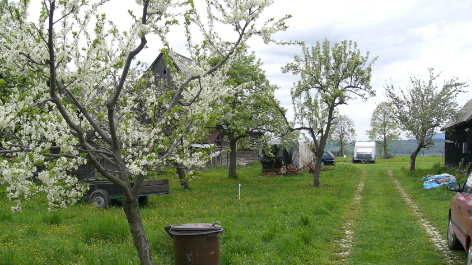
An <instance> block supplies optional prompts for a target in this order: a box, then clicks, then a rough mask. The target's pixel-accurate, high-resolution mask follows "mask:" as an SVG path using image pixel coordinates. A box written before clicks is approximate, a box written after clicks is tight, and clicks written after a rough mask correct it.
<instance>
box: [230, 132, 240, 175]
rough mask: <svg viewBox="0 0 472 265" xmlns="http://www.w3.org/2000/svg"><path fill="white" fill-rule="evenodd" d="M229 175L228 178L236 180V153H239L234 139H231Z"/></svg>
mask: <svg viewBox="0 0 472 265" xmlns="http://www.w3.org/2000/svg"><path fill="white" fill-rule="evenodd" d="M229 148H230V150H231V151H230V153H229V173H228V177H230V178H233V179H236V178H237V177H238V176H237V175H236V151H237V140H236V139H234V137H229Z"/></svg>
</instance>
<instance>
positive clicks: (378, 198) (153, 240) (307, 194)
mask: <svg viewBox="0 0 472 265" xmlns="http://www.w3.org/2000/svg"><path fill="white" fill-rule="evenodd" d="M337 159H338V158H337ZM348 159H349V158H346V161H345V163H343V159H341V158H339V159H338V160H337V161H338V164H337V165H336V166H335V170H332V171H323V172H321V176H320V182H321V184H322V187H319V188H313V187H311V186H310V185H311V183H312V181H313V176H311V175H309V174H308V173H307V172H306V171H305V172H303V173H302V174H300V175H290V176H284V177H259V175H260V174H261V167H260V165H259V164H257V163H255V164H251V165H249V166H247V167H239V168H238V172H237V174H238V179H237V180H233V179H229V178H228V177H227V173H228V171H227V168H223V167H219V168H211V169H207V170H204V171H203V172H202V174H201V176H200V177H198V178H197V179H195V180H192V181H190V183H189V185H190V190H189V191H187V190H183V189H181V188H180V184H179V182H178V181H177V177H176V176H170V178H171V179H170V183H171V191H170V194H169V195H158V196H150V198H149V202H148V203H147V204H146V205H145V206H142V209H141V216H142V218H143V224H144V226H145V229H146V233H147V236H148V239H149V243H150V245H151V250H152V253H153V258H154V261H155V264H173V241H172V239H171V238H170V236H169V235H168V234H167V233H166V232H165V231H164V227H165V226H167V225H171V224H183V223H200V222H203V223H213V222H215V221H220V222H221V225H222V226H223V227H224V228H226V233H224V234H222V235H221V238H220V264H339V256H338V254H337V253H336V252H337V251H338V250H339V243H338V242H337V240H339V239H340V238H341V237H342V235H343V232H342V231H341V229H340V228H341V227H342V225H343V224H344V223H345V222H346V221H348V220H351V219H354V220H355V222H354V224H353V229H354V230H355V232H356V234H355V241H354V243H353V250H352V253H351V257H350V258H349V259H348V261H347V262H348V263H351V264H369V263H372V264H373V263H379V264H411V263H410V262H412V263H419V262H418V261H420V262H421V263H426V264H442V262H443V260H442V258H441V257H438V256H437V254H435V251H434V249H433V247H432V245H431V243H429V241H427V239H426V237H425V235H424V231H423V230H422V229H421V228H420V227H419V226H418V224H417V223H415V219H414V217H413V215H412V213H410V212H409V210H408V208H407V206H406V205H405V204H404V203H403V201H402V200H401V197H400V196H399V194H398V192H397V191H396V188H395V186H394V185H393V182H392V181H391V179H390V178H389V177H388V176H387V175H386V172H388V171H392V172H393V173H394V175H395V178H396V179H398V180H399V181H400V182H401V183H402V185H403V186H404V189H405V190H406V191H407V192H408V193H409V194H411V195H412V197H413V198H414V200H415V202H417V204H418V205H419V206H420V207H421V208H422V210H423V211H424V212H425V214H426V216H427V217H428V218H430V219H431V220H432V222H433V223H434V224H435V225H437V226H438V230H440V231H441V232H443V231H442V230H444V232H445V224H446V222H447V220H446V218H447V206H448V204H449V201H450V198H452V196H453V195H454V194H453V193H451V192H448V191H445V190H444V189H437V190H427V191H426V190H423V189H422V182H421V181H420V179H421V176H422V174H424V173H425V172H427V171H428V168H429V169H431V168H433V166H434V165H435V164H437V163H438V162H441V158H440V157H436V158H434V157H424V158H422V157H421V158H418V159H417V168H419V170H418V172H421V173H419V175H411V174H410V173H409V171H408V168H409V159H408V157H396V158H393V159H388V160H384V159H378V160H377V163H376V164H355V165H353V164H350V163H348V161H350V160H348ZM436 169H437V170H439V169H438V168H436ZM421 170H424V171H421ZM435 173H436V172H434V173H432V174H435ZM440 173H442V172H440ZM363 174H364V178H365V187H364V192H363V197H362V200H361V202H360V204H359V209H358V211H357V213H356V214H355V215H352V213H351V211H350V209H351V204H352V201H353V198H354V195H355V192H356V188H357V186H358V184H359V182H360V179H361V176H362V175H363ZM168 177H169V176H168ZM238 184H241V199H238V197H237V194H238ZM12 205H13V203H12V202H9V201H8V200H7V199H6V196H5V193H4V192H3V193H0V220H1V221H2V225H1V226H0V264H138V263H139V261H138V258H137V254H136V251H135V248H134V244H133V242H132V239H131V236H130V235H129V228H128V226H127V223H126V218H125V216H124V213H123V211H122V209H121V205H120V204H119V203H115V204H114V205H113V206H112V207H110V208H109V209H107V210H102V209H98V208H94V207H92V206H90V205H89V204H88V203H87V202H80V203H78V204H77V205H74V206H71V207H70V208H69V209H60V210H59V211H58V212H57V213H48V212H47V203H46V197H45V195H41V196H39V197H36V198H34V199H32V200H30V201H28V202H26V203H25V205H24V207H23V211H22V212H20V213H10V211H9V208H10V207H11V206H12ZM445 216H446V217H445ZM439 228H444V229H439ZM2 262H3V263H2Z"/></svg>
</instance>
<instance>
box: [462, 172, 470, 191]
mask: <svg viewBox="0 0 472 265" xmlns="http://www.w3.org/2000/svg"><path fill="white" fill-rule="evenodd" d="M471 187H472V174H470V175H469V177H468V178H467V180H466V181H465V182H464V186H463V187H462V193H469V192H470V188H471Z"/></svg>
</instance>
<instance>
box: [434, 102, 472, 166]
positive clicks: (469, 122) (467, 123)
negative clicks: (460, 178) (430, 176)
mask: <svg viewBox="0 0 472 265" xmlns="http://www.w3.org/2000/svg"><path fill="white" fill-rule="evenodd" d="M441 130H442V131H445V133H446V136H445V140H444V142H445V147H444V149H445V158H444V163H445V165H446V166H448V167H460V168H461V169H465V170H469V169H470V166H469V164H470V165H472V155H471V150H470V149H471V144H472V100H469V102H467V103H466V104H465V105H464V107H462V109H461V110H460V111H459V112H458V114H457V115H456V116H455V117H454V118H452V119H451V120H450V121H449V122H448V123H447V124H446V125H445V126H443V127H442V128H441Z"/></svg>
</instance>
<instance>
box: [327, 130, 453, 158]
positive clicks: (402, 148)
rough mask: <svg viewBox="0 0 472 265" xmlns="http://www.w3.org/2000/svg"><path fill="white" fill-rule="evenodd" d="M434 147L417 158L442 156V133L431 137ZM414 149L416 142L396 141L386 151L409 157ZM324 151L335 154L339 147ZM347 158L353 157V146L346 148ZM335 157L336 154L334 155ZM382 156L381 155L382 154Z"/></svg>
mask: <svg viewBox="0 0 472 265" xmlns="http://www.w3.org/2000/svg"><path fill="white" fill-rule="evenodd" d="M433 141H434V147H432V148H431V149H428V150H426V149H422V150H421V151H420V153H419V154H418V155H419V156H423V155H424V156H443V155H444V133H442V134H441V133H439V134H437V135H435V137H433ZM415 149H416V140H399V141H396V142H394V143H392V144H390V146H389V147H388V150H389V152H390V153H391V154H393V155H395V156H409V155H410V154H411V152H413V151H414V150H415ZM325 150H328V151H332V152H334V153H336V151H339V146H336V145H326V148H325ZM346 153H347V154H346V155H348V156H352V155H354V146H348V147H347V152H346ZM335 155H337V154H335ZM382 155H383V154H382Z"/></svg>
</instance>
